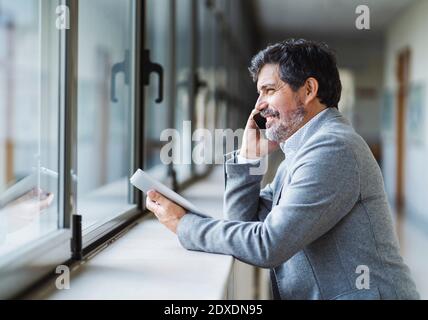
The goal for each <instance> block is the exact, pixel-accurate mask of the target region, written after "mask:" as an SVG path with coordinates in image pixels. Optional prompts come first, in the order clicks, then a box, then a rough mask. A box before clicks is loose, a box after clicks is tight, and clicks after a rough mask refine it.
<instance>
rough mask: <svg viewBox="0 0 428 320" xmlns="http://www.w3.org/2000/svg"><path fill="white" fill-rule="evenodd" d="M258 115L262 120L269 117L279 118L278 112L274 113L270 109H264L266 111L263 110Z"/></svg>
mask: <svg viewBox="0 0 428 320" xmlns="http://www.w3.org/2000/svg"><path fill="white" fill-rule="evenodd" d="M260 115H261V116H262V117H264V118H266V117H269V116H271V117H277V118H279V112H278V111H275V110H273V109H270V108H266V109H263V110H262V111H260Z"/></svg>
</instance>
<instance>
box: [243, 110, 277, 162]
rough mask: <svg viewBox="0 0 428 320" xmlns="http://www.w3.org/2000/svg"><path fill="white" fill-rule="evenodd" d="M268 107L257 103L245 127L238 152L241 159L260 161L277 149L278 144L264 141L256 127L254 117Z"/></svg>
mask: <svg viewBox="0 0 428 320" xmlns="http://www.w3.org/2000/svg"><path fill="white" fill-rule="evenodd" d="M267 107H268V103H267V102H260V103H259V102H257V103H256V106H255V108H254V109H253V110H252V112H251V114H250V116H249V118H248V121H247V124H246V126H245V131H244V136H243V139H242V146H241V150H240V152H239V155H240V156H241V157H244V158H247V159H260V158H263V157H265V156H267V155H268V154H270V153H272V152H274V151H276V150H278V149H279V144H278V143H276V142H274V141H269V140H267V139H265V138H264V137H263V135H262V132H261V129H260V128H259V127H258V126H257V123H256V121H255V120H254V116H255V115H257V114H259V113H260V112H261V111H262V110H263V109H265V108H267Z"/></svg>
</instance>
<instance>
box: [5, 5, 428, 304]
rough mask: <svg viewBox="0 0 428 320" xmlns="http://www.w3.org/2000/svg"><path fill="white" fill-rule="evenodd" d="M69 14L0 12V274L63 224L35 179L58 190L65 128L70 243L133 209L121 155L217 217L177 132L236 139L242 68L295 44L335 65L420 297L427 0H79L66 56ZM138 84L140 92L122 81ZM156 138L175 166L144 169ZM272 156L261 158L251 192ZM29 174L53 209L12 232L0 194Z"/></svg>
mask: <svg viewBox="0 0 428 320" xmlns="http://www.w3.org/2000/svg"><path fill="white" fill-rule="evenodd" d="M73 2H75V1H65V2H63V1H58V0H14V1H12V0H0V196H1V197H2V198H1V197H0V199H3V200H2V201H0V262H1V261H2V259H4V261H6V260H5V259H6V258H8V257H9V256H10V254H11V252H14V251H15V250H16V249H17V248H25V247H26V246H28V245H29V244H30V243H32V242H33V241H35V240H38V239H40V238H42V237H44V236H45V235H47V234H49V233H50V232H53V231H55V230H59V229H61V228H62V227H64V225H62V222H63V218H62V217H63V214H64V212H63V209H64V208H63V206H62V205H61V203H62V202H61V201H64V200H63V199H64V196H63V195H64V192H66V191H64V190H63V187H62V186H61V185H60V184H59V183H58V176H56V177H55V175H46V174H44V172H45V171H43V168H47V169H49V170H51V171H53V172H56V173H57V174H59V177H61V172H62V171H61V166H62V161H63V160H64V158H63V148H64V140H63V137H64V132H68V131H66V130H69V129H67V124H68V125H70V126H73V129H74V130H75V131H74V132H75V134H76V139H75V142H74V143H75V144H74V145H73V148H74V149H73V150H74V151H73V152H74V154H75V161H76V163H75V169H77V170H76V172H75V176H76V179H77V183H76V188H77V191H76V195H75V203H76V208H77V211H78V212H79V213H80V214H81V215H82V216H83V229H84V230H87V231H88V232H89V231H91V230H95V229H96V228H97V227H98V226H100V225H103V224H104V223H105V222H108V221H111V220H112V219H114V218H116V217H118V216H119V215H120V214H122V213H123V212H126V211H128V210H130V209H132V208H134V207H135V206H136V201H135V199H134V198H133V195H132V192H131V188H130V186H129V183H128V178H129V176H130V174H132V172H133V169H134V168H135V167H136V163H135V159H136V158H135V154H136V152H137V151H136V150H139V151H138V152H139V154H140V155H141V157H142V158H143V159H142V160H141V162H140V163H144V165H143V167H144V168H145V169H146V170H148V171H150V172H151V173H152V174H153V175H154V176H155V177H157V178H158V179H160V180H161V181H163V182H164V183H166V184H168V185H170V186H172V187H174V188H175V189H176V190H182V191H184V190H186V191H185V192H186V194H187V195H188V196H189V197H190V198H192V197H193V199H194V201H196V202H199V203H200V205H201V206H205V207H207V208H208V209H207V210H211V211H213V214H215V215H219V216H221V214H222V213H221V201H222V189H223V186H224V185H223V183H224V182H223V180H222V169H221V166H215V165H212V164H195V163H192V162H191V161H190V163H186V161H184V160H185V159H186V157H188V158H190V155H191V153H192V150H193V149H194V147H195V145H196V143H195V141H192V139H191V137H189V136H186V127H185V125H183V121H191V125H190V128H189V129H190V130H191V132H194V131H195V130H196V129H198V128H206V129H208V130H209V131H210V132H211V133H212V134H213V135H214V130H215V129H232V130H235V129H238V128H243V127H244V125H245V122H246V119H247V117H248V114H249V112H250V110H251V109H252V108H253V106H254V103H255V101H256V99H257V92H256V87H255V84H254V83H253V82H252V81H251V79H250V77H249V73H248V70H247V68H248V66H249V63H250V60H251V57H252V56H253V55H255V54H256V53H257V52H258V51H259V50H260V49H263V48H264V47H266V46H267V45H268V44H272V43H275V42H278V41H282V40H285V39H287V38H306V39H311V40H318V41H323V42H326V43H327V44H328V45H329V46H330V47H331V48H332V49H334V51H335V52H336V54H337V61H338V67H339V68H340V76H341V80H342V85H343V92H342V99H341V101H340V107H339V109H340V111H341V112H342V113H343V114H345V116H346V117H347V118H348V119H349V120H350V121H351V123H352V124H353V126H354V128H355V130H356V131H357V132H358V133H359V134H360V135H361V136H362V137H363V138H364V139H365V140H366V141H367V143H368V145H369V146H370V149H371V150H372V152H373V154H374V156H375V158H376V160H377V161H378V163H379V165H380V167H381V169H382V172H383V175H384V180H385V188H386V191H387V194H388V197H389V201H390V205H391V208H392V213H393V216H394V219H395V222H396V228H397V233H398V236H399V240H400V245H401V250H402V254H403V256H404V259H405V262H406V263H407V264H408V265H409V267H410V269H411V272H412V275H413V277H414V279H415V280H416V284H417V287H418V290H419V292H420V294H421V297H422V298H424V299H427V298H428V254H427V250H426V248H427V247H428V209H426V208H427V202H426V201H427V200H426V199H427V198H426V197H427V195H428V170H426V165H427V163H428V145H427V139H428V130H427V129H428V112H427V111H426V110H427V106H428V98H427V92H426V86H427V83H428V62H427V57H428V42H427V41H426V32H427V31H428V0H371V1H368V0H300V1H294V0H144V1H141V2H140V4H137V2H136V1H135V0H84V1H78V3H79V6H78V13H77V18H76V19H77V20H73V21H78V29H77V28H75V29H73V28H74V25H73V24H72V25H71V29H70V30H71V31H70V32H73V33H74V34H75V36H76V38H77V43H75V47H71V48H70V47H64V38H63V34H62V33H61V29H58V25H57V23H58V17H61V15H62V14H63V13H64V14H66V13H67V12H65V11H64V12H63V11H61V10H60V11H57V9H58V6H59V5H62V4H71V3H73ZM359 5H366V6H367V8H368V9H369V19H365V21H364V22H365V23H366V26H368V29H359V28H357V24H356V23H357V19H358V17H360V16H361V15H362V12H357V11H356V9H357V7H358V6H359ZM138 8H142V9H141V11H139V9H138ZM65 17H67V15H65ZM138 23H140V24H142V26H140V27H138V25H139V24H138ZM424 39H425V40H424ZM138 44H139V45H140V46H139V47H138ZM142 49H145V50H148V51H147V52H148V53H149V56H148V59H146V60H144V59H143V58H141V57H142ZM67 50H68V51H70V50H71V51H72V52H73V53H74V54H75V56H76V57H77V58H76V61H78V64H77V65H78V67H77V77H76V78H75V80H76V81H77V90H76V91H75V92H76V93H75V94H76V98H77V101H76V110H77V112H76V113H75V117H74V118H73V119H70V118H66V116H65V115H64V114H66V111H65V110H66V109H65V105H66V103H65V102H64V99H65V97H64V92H65V88H66V85H67V79H69V74H67V69H66V67H65V66H66V61H67V60H66V59H68V58H67V55H66V51H67ZM137 58H138V59H137ZM146 58H147V57H146ZM137 61H139V62H138V63H137ZM156 66H157V67H158V68H157V67H156ZM159 68H160V69H161V70H162V77H160V74H159V72H158V71H159ZM153 70H154V71H153ZM156 70H158V71H156ZM152 71H153V72H152ZM156 73H157V74H156ZM143 76H146V77H147V83H144V84H141V83H138V81H137V80H135V79H138V77H143ZM141 81H143V80H141ZM160 88H163V92H160ZM161 93H163V97H162V99H159V100H161V101H156V100H157V99H158V98H159V96H160V95H161ZM139 112H140V113H139ZM136 115H139V117H140V118H139V119H140V121H139V122H135V121H134V119H135V117H136ZM167 128H175V129H177V130H178V132H179V133H180V136H181V140H180V141H174V146H175V148H179V149H180V150H181V155H179V156H180V157H181V161H178V163H171V164H164V163H162V161H161V160H160V157H159V153H160V151H161V149H162V147H163V146H164V145H165V141H162V140H161V139H160V137H161V133H162V131H163V130H164V129H167ZM136 132H138V133H139V134H136ZM137 145H138V146H139V147H136V146H137ZM220 150H221V151H222V152H223V151H224V148H223V146H220ZM226 151H227V150H226ZM222 152H220V153H219V152H217V153H215V152H213V155H212V158H213V159H214V160H215V159H217V158H220V159H221V156H222ZM281 156H282V155H281V154H276V155H275V156H273V157H271V159H270V161H271V164H272V165H271V166H270V167H269V168H270V170H269V172H268V173H267V175H266V177H265V179H264V183H266V182H268V181H269V180H270V179H271V178H272V176H273V174H274V173H275V169H276V165H277V164H278V163H279V162H280V161H281ZM137 167H138V166H137ZM29 177H32V179H33V184H34V185H35V186H38V187H40V188H42V189H44V190H47V191H49V192H51V193H53V194H54V195H55V200H54V203H53V204H52V205H51V206H50V207H49V208H48V209H47V211H46V212H45V213H44V214H40V212H35V214H34V215H33V217H32V218H31V219H29V223H27V224H26V225H25V226H24V227H22V228H20V229H18V230H14V229H12V228H11V226H10V224H8V223H7V218H6V217H8V215H10V214H11V213H10V212H11V211H10V210H9V209H10V208H11V207H12V206H11V204H10V201H9V200H10V198H8V197H7V195H8V194H9V193H10V192H11V191H10V190H11V188H13V187H14V186H17V185H18V186H19V183H20V182H21V185H22V183H23V181H24V180H25V179H26V178H27V180H28V179H29ZM8 199H9V200H8ZM34 210H35V209H34ZM2 211H3V213H2ZM33 213H34V212H33ZM0 266H1V263H0ZM234 268H235V273H234V275H235V276H234V280H233V281H234V286H235V297H236V298H242V299H262V298H268V297H269V288H268V286H269V284H268V280H267V279H268V274H267V272H266V270H260V269H257V268H253V267H250V266H247V265H245V264H243V263H240V262H236V263H235V265H234ZM0 289H1V288H0Z"/></svg>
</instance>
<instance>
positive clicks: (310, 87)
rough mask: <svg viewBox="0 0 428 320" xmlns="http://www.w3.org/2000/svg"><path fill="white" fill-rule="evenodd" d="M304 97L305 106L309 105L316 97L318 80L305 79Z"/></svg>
mask: <svg viewBox="0 0 428 320" xmlns="http://www.w3.org/2000/svg"><path fill="white" fill-rule="evenodd" d="M304 87H305V92H304V94H305V97H304V101H305V104H309V103H311V102H312V101H313V100H314V99H315V98H316V97H317V95H318V87H319V85H318V80H317V79H315V78H312V77H309V78H308V79H306V82H305V86H304Z"/></svg>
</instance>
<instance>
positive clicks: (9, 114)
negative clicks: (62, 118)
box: [0, 0, 59, 256]
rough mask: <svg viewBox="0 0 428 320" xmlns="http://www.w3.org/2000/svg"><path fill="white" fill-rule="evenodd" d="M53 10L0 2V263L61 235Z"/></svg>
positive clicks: (34, 4) (47, 6) (46, 5)
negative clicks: (18, 250)
mask: <svg viewBox="0 0 428 320" xmlns="http://www.w3.org/2000/svg"><path fill="white" fill-rule="evenodd" d="M52 3H53V1H46V2H43V3H41V2H39V1H29V0H27V1H7V2H0V42H1V43H2V44H6V45H2V46H1V47H0V101H1V102H0V120H1V124H0V207H1V209H0V223H1V225H2V227H1V230H0V256H1V255H4V254H7V253H8V252H11V251H13V250H15V249H16V248H17V247H19V246H22V245H24V244H26V243H28V242H31V241H33V240H35V239H38V238H40V237H42V236H43V235H45V234H48V233H49V232H51V231H53V230H56V229H57V228H58V221H59V218H58V199H59V198H58V161H59V159H58V155H59V141H58V130H59V121H58V119H59V108H58V97H59V92H58V89H59V88H58V83H59V37H58V34H56V33H53V34H52V33H50V32H49V30H48V26H47V22H48V21H49V20H48V21H46V20H44V19H43V18H44V15H45V14H46V11H47V10H48V9H50V8H51V5H52ZM29 52H31V55H29V54H28V53H29ZM39 189H40V190H39ZM45 198H46V201H44V202H43V203H48V202H51V205H50V206H48V207H47V208H46V209H44V210H41V209H40V207H39V205H38V201H37V200H38V199H39V200H40V199H45Z"/></svg>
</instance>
